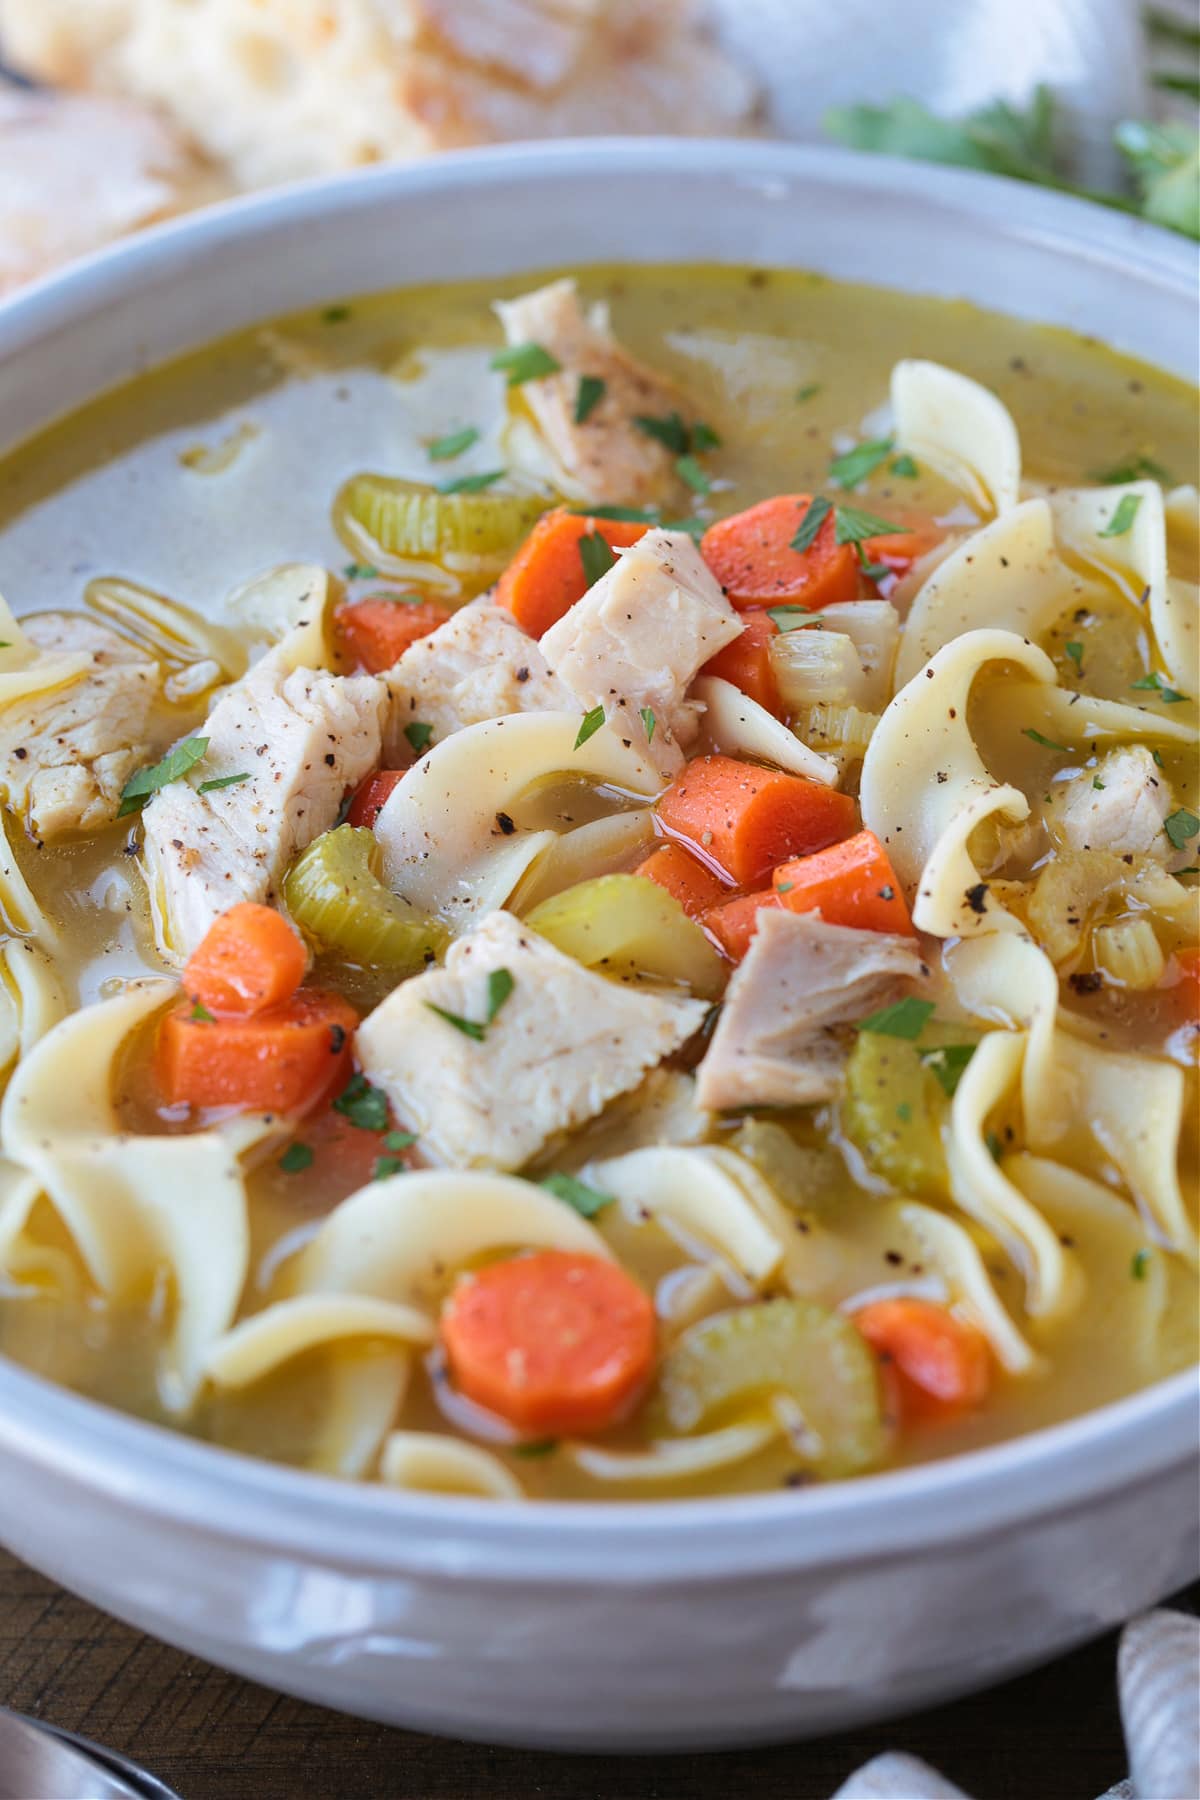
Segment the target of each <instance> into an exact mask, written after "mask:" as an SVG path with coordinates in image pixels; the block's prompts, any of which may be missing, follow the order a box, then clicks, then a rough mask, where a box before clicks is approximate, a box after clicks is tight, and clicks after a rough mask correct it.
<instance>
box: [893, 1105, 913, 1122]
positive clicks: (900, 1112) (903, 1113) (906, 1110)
mask: <svg viewBox="0 0 1200 1800" xmlns="http://www.w3.org/2000/svg"><path fill="white" fill-rule="evenodd" d="M896 1117H897V1118H898V1119H899V1120H900V1123H901V1124H902V1125H907V1124H908V1123H909V1121H910V1120H911V1118H912V1107H911V1106H910V1105H909V1103H908V1101H907V1100H902V1101H901V1102H900V1104H899V1106H898V1107H897V1108H896Z"/></svg>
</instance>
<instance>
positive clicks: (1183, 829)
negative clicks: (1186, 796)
mask: <svg viewBox="0 0 1200 1800" xmlns="http://www.w3.org/2000/svg"><path fill="white" fill-rule="evenodd" d="M1163 830H1164V831H1165V832H1166V834H1167V836H1168V837H1169V838H1170V840H1171V842H1172V844H1174V846H1175V848H1176V850H1182V849H1183V847H1184V845H1185V844H1186V843H1187V841H1188V839H1189V838H1194V837H1195V835H1196V833H1197V832H1198V831H1200V819H1198V818H1197V817H1196V815H1195V813H1194V812H1189V811H1188V809H1187V807H1186V806H1181V807H1180V808H1179V809H1178V811H1177V812H1173V813H1168V814H1167V816H1166V818H1165V819H1164V820H1163Z"/></svg>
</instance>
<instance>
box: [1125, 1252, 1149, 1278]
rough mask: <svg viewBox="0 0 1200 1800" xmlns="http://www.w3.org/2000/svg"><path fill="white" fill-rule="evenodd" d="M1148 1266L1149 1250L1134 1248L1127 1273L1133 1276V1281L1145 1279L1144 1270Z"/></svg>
mask: <svg viewBox="0 0 1200 1800" xmlns="http://www.w3.org/2000/svg"><path fill="white" fill-rule="evenodd" d="M1149 1267H1150V1252H1149V1251H1148V1250H1135V1251H1134V1253H1133V1261H1132V1262H1131V1263H1130V1265H1129V1273H1130V1274H1131V1275H1132V1276H1133V1279H1134V1280H1135V1281H1145V1279H1146V1270H1147V1269H1148V1268H1149Z"/></svg>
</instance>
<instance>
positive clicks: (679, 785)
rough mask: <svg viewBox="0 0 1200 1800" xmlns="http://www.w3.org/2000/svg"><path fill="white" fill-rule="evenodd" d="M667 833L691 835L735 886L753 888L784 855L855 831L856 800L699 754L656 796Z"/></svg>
mask: <svg viewBox="0 0 1200 1800" xmlns="http://www.w3.org/2000/svg"><path fill="white" fill-rule="evenodd" d="M657 810H658V817H659V820H660V822H661V824H662V825H663V827H664V829H665V830H666V831H668V832H670V834H671V835H672V836H673V837H681V838H689V839H690V840H691V841H692V843H694V844H698V845H699V846H700V848H701V849H702V850H703V851H704V852H705V854H706V855H707V856H708V857H710V858H711V860H712V861H713V862H715V863H716V864H717V865H718V867H720V868H721V869H723V870H724V871H725V873H726V874H727V875H728V876H729V879H730V881H731V882H733V884H734V885H735V886H737V887H752V886H753V885H754V883H755V882H757V881H761V880H762V878H763V876H764V875H766V874H768V873H769V871H770V870H771V869H773V868H774V867H775V865H776V863H779V862H782V861H783V860H784V858H785V857H788V856H798V855H803V854H804V853H805V852H807V851H810V850H823V849H824V848H825V846H826V844H832V843H835V842H836V840H837V839H838V838H844V837H848V836H849V834H850V832H852V831H853V830H854V823H855V819H854V802H853V800H852V799H851V798H850V796H849V795H848V794H839V793H837V792H836V791H835V790H834V789H833V788H829V787H824V786H822V784H821V783H820V782H818V781H804V780H802V779H801V777H800V776H799V775H785V774H782V773H781V772H780V771H778V770H774V769H762V768H759V767H758V766H757V765H756V764H754V763H743V762H735V761H734V759H733V758H732V757H729V756H700V757H697V758H696V759H695V760H694V761H693V762H690V763H689V764H688V765H687V768H686V769H685V770H684V771H683V774H682V775H680V776H679V777H678V779H677V780H676V781H675V782H673V783H672V785H671V786H670V787H669V788H668V789H667V791H666V793H665V794H662V795H661V796H660V798H659V800H658V808H657Z"/></svg>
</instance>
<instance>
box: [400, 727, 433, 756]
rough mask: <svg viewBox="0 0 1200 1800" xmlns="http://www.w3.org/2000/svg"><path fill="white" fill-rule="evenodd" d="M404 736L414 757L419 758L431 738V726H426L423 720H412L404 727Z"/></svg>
mask: <svg viewBox="0 0 1200 1800" xmlns="http://www.w3.org/2000/svg"><path fill="white" fill-rule="evenodd" d="M404 735H405V737H406V738H407V739H408V741H409V743H410V744H411V745H412V747H413V750H414V752H415V753H416V755H417V756H420V754H421V752H422V750H425V749H427V748H428V745H429V740H430V738H431V737H432V736H433V726H432V725H427V724H426V723H425V721H424V719H413V720H411V721H410V722H409V723H408V724H407V725H406V726H405V727H404Z"/></svg>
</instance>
